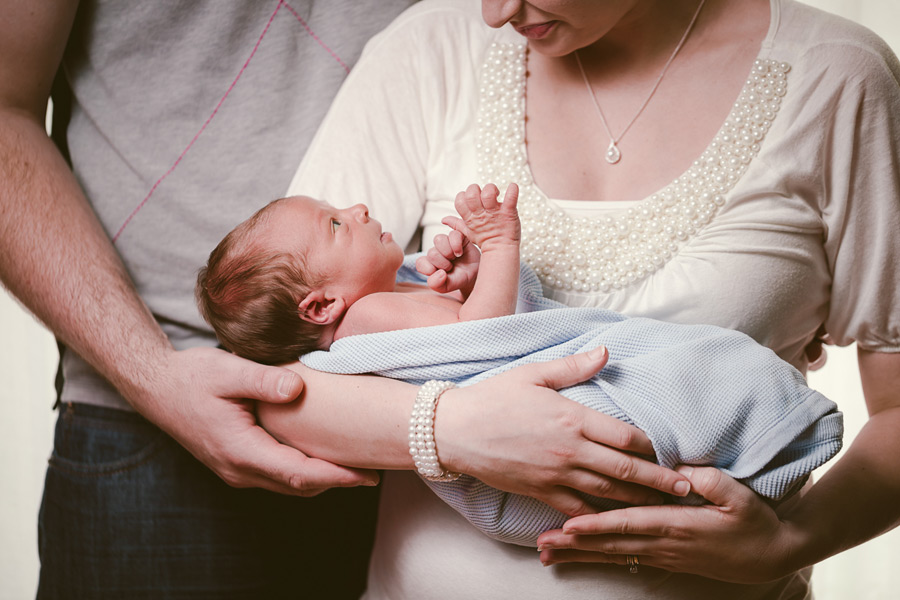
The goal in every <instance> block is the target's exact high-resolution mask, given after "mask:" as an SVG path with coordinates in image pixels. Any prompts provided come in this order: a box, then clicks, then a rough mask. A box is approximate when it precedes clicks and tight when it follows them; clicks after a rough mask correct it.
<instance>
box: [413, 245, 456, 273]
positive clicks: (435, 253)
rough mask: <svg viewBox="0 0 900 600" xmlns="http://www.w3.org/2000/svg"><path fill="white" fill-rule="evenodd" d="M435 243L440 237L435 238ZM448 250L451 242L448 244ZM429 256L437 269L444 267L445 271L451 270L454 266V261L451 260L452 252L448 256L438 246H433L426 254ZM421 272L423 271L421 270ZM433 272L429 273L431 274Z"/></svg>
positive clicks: (429, 260)
mask: <svg viewBox="0 0 900 600" xmlns="http://www.w3.org/2000/svg"><path fill="white" fill-rule="evenodd" d="M434 241H435V243H438V239H437V238H435V239H434ZM446 249H447V250H449V243H448V245H447V248H446ZM425 256H426V257H427V258H428V262H430V263H431V264H432V265H433V266H434V269H435V270H439V269H443V270H445V271H449V270H450V269H451V268H453V262H452V261H451V260H450V259H451V258H452V257H453V255H452V254H451V255H450V257H449V258H448V256H447V254H445V253H443V252H441V250H440V249H438V247H437V246H435V247H433V248H431V249H430V250H429V251H428V253H427V254H426V255H425ZM420 273H421V271H420ZM430 274H431V273H428V275H430Z"/></svg>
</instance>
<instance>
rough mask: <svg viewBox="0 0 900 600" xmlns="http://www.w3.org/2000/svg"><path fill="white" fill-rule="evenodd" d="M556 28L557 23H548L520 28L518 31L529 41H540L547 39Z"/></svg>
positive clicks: (517, 28)
mask: <svg viewBox="0 0 900 600" xmlns="http://www.w3.org/2000/svg"><path fill="white" fill-rule="evenodd" d="M554 27H556V21H548V22H547V23H538V24H537V25H525V26H518V27H516V31H518V32H519V34H520V35H523V36H525V37H526V38H528V39H529V40H539V39H541V38H543V37H546V36H547V35H548V34H549V33H550V31H551V30H552V29H553V28H554Z"/></svg>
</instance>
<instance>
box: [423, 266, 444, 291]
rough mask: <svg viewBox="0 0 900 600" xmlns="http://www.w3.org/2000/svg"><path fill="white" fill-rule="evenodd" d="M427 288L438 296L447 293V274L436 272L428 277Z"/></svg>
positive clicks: (442, 271) (440, 271)
mask: <svg viewBox="0 0 900 600" xmlns="http://www.w3.org/2000/svg"><path fill="white" fill-rule="evenodd" d="M428 287H429V288H430V289H432V290H433V291H435V292H437V293H439V294H443V293H445V292H447V272H446V271H444V270H438V271H435V272H434V273H432V274H431V275H429V276H428Z"/></svg>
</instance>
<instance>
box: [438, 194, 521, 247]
mask: <svg viewBox="0 0 900 600" xmlns="http://www.w3.org/2000/svg"><path fill="white" fill-rule="evenodd" d="M499 196H500V190H498V189H497V186H496V185H494V184H493V183H489V184H487V185H486V186H484V189H483V190H482V189H481V188H480V187H478V185H476V184H474V183H473V184H472V185H470V186H469V187H468V189H466V191H465V192H460V193H458V194H457V195H456V203H455V205H456V212H458V213H459V217H446V218H445V219H443V221H441V222H442V223H443V224H444V225H447V226H449V227H452V228H453V229H455V230H456V231H459V232H460V233H462V234H463V235H465V236H466V237H468V238H469V239H470V240H472V241H473V242H475V244H477V245H478V247H479V248H481V249H482V251H484V250H485V249H486V248H487V247H490V246H491V245H495V244H500V245H518V244H519V241H520V239H521V237H522V231H521V226H520V224H519V213H518V211H517V210H516V203H517V202H518V199H519V187H518V186H517V185H516V184H514V183H511V184H509V187H508V188H506V196H505V197H504V198H503V203H502V204H501V203H499V202H497V198H498V197H499ZM460 217H462V218H460Z"/></svg>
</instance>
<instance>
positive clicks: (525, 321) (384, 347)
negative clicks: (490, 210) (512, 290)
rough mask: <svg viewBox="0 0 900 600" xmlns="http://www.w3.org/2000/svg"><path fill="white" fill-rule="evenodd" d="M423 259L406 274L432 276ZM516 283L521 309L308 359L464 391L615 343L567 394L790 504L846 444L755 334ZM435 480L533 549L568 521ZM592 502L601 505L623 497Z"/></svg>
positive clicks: (666, 454) (829, 410)
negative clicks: (578, 301) (556, 295)
mask: <svg viewBox="0 0 900 600" xmlns="http://www.w3.org/2000/svg"><path fill="white" fill-rule="evenodd" d="M414 258H415V257H410V258H408V259H407V261H406V263H405V264H404V267H403V268H402V269H401V272H400V274H399V277H400V279H402V280H404V281H416V282H422V279H421V277H420V276H419V275H418V274H417V273H416V272H415V268H414V266H413V260H414ZM520 282H521V283H520V289H519V302H518V307H517V313H516V314H515V315H510V316H507V317H500V318H496V319H485V320H481V321H469V322H464V323H457V324H452V325H441V326H436V327H424V328H418V329H407V330H401V331H391V332H385V333H375V334H368V335H359V336H351V337H347V338H343V339H340V340H338V341H337V342H335V343H334V344H333V345H332V346H331V349H330V350H329V351H327V352H323V351H320V352H312V353H310V354H307V355H304V356H303V357H302V358H301V360H302V361H303V363H304V364H306V365H307V366H309V367H312V368H314V369H317V370H321V371H328V372H332V373H376V374H378V375H382V376H385V377H391V378H395V379H402V380H404V381H407V382H410V383H413V384H422V383H424V382H425V381H428V380H429V379H442V380H450V381H453V382H454V383H456V384H457V385H458V386H461V387H462V386H467V385H471V384H473V383H476V382H478V381H481V380H483V379H486V378H488V377H492V376H494V375H496V374H498V373H502V372H503V371H506V370H508V369H511V368H513V367H516V366H518V365H521V364H525V363H533V362H540V361H548V360H552V359H555V358H559V357H563V356H567V355H570V354H574V353H576V352H582V351H585V350H588V349H591V348H595V347H597V346H600V345H605V346H606V347H607V348H608V350H609V354H610V358H609V362H608V364H607V366H606V367H605V368H604V369H603V370H602V371H601V372H600V373H599V374H597V375H596V376H595V377H593V378H592V379H590V380H589V381H588V382H585V383H583V384H580V385H576V386H573V387H570V388H566V389H564V390H561V393H562V394H563V395H565V396H566V397H568V398H571V399H572V400H575V401H577V402H579V403H581V404H583V405H584V406H587V407H590V408H593V409H595V410H599V411H601V412H603V413H606V414H608V415H611V416H613V417H616V418H618V419H621V420H623V421H625V422H627V423H631V424H633V425H635V426H637V427H639V428H640V429H641V430H643V431H644V432H645V433H646V434H647V436H648V437H649V438H650V440H651V442H652V443H653V448H654V450H655V451H656V457H657V460H658V462H659V464H661V465H663V466H666V467H674V466H676V465H679V464H691V465H710V466H714V467H717V468H719V469H722V470H723V471H724V472H725V473H727V474H729V475H730V476H732V477H734V478H736V479H738V480H740V481H742V482H743V483H744V484H746V485H748V486H749V487H750V488H752V489H753V490H754V491H756V492H757V493H758V494H760V495H762V496H764V497H766V498H770V499H772V500H781V499H783V498H785V497H787V496H788V495H790V494H791V493H793V492H794V491H796V490H797V489H798V488H799V487H800V486H801V485H802V484H803V483H804V482H805V481H806V479H807V477H808V476H809V474H810V472H812V470H813V469H815V468H816V467H818V466H820V465H822V464H823V463H824V462H826V461H827V460H829V459H830V458H831V457H833V456H834V455H835V454H836V453H837V452H838V450H839V449H840V447H841V435H842V433H843V419H842V415H841V413H840V412H838V411H837V407H836V405H835V404H834V403H833V402H831V401H830V400H828V399H827V398H825V397H824V396H822V395H821V394H819V393H818V392H816V391H814V390H811V389H810V388H808V387H807V386H806V382H805V380H804V378H803V376H802V375H801V374H800V373H799V372H798V371H797V370H796V369H794V368H793V367H792V366H790V365H789V364H787V363H786V362H784V361H782V360H781V359H780V358H778V356H776V355H775V353H774V352H772V351H771V350H769V349H767V348H765V347H763V346H761V345H759V344H757V343H756V342H754V341H753V340H752V339H750V338H749V337H748V336H746V335H744V334H742V333H738V332H734V331H731V330H727V329H722V328H719V327H712V326H705V325H676V324H670V323H664V322H660V321H654V320H650V319H643V318H629V317H625V316H623V315H621V314H618V313H615V312H612V311H609V310H605V309H599V308H568V307H566V306H565V305H562V304H559V303H558V302H554V301H552V300H548V299H547V298H544V297H543V295H542V291H541V286H540V282H539V281H538V279H537V277H536V276H535V275H534V273H533V272H532V271H531V270H530V269H529V268H528V267H526V266H523V268H522V273H521V279H520ZM523 443H527V441H526V440H523ZM427 483H428V485H429V486H430V487H431V488H432V490H433V491H434V492H435V493H436V494H437V495H438V496H439V497H440V498H441V499H442V500H444V501H445V502H447V503H448V504H449V505H450V506H452V507H453V508H454V509H455V510H457V511H458V512H459V513H461V514H462V515H463V516H464V517H465V518H466V519H468V520H469V521H470V522H471V523H472V524H473V525H474V526H475V527H477V528H478V529H480V530H481V531H483V532H484V533H486V534H487V535H489V536H491V537H493V538H495V539H498V540H501V541H504V542H510V543H515V544H520V545H526V546H533V545H535V540H536V539H537V537H538V535H540V534H541V533H542V532H543V531H546V530H548V529H555V528H558V527H560V526H561V525H562V524H563V523H564V522H565V520H566V519H567V517H566V516H565V515H564V514H562V513H560V512H558V511H556V510H554V509H552V508H550V507H549V506H547V505H546V504H544V503H542V502H539V501H538V500H535V499H533V498H529V497H526V496H520V495H516V494H510V493H507V492H501V491H499V490H496V489H494V488H491V487H489V486H487V485H485V484H484V483H482V482H480V481H478V480H477V479H474V478H472V477H469V476H465V475H464V476H463V477H462V478H460V479H459V480H458V481H455V482H452V483H434V482H427ZM585 498H586V499H588V501H589V502H590V503H591V504H592V505H593V506H594V507H595V508H596V509H597V510H598V511H600V510H609V509H611V508H617V507H620V506H623V504H621V503H619V502H615V501H610V500H606V499H601V498H595V497H592V496H585ZM698 500H699V499H698V498H693V499H692V498H691V497H688V499H679V498H673V499H672V501H673V502H686V503H696V502H697V501H698Z"/></svg>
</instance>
